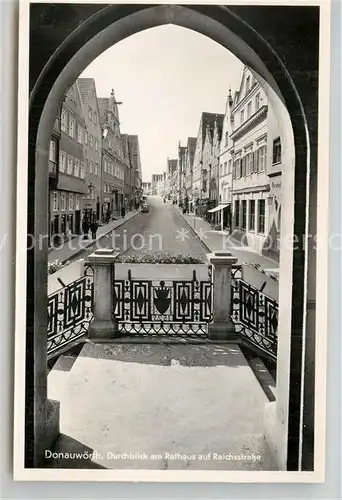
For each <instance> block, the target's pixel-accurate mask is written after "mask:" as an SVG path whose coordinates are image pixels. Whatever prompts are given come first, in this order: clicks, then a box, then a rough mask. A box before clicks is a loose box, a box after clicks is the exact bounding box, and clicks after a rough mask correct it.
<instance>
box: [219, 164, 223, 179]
mask: <svg viewBox="0 0 342 500" xmlns="http://www.w3.org/2000/svg"><path fill="white" fill-rule="evenodd" d="M222 173H223V165H222V164H221V165H220V177H222Z"/></svg>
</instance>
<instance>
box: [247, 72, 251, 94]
mask: <svg viewBox="0 0 342 500" xmlns="http://www.w3.org/2000/svg"><path fill="white" fill-rule="evenodd" d="M250 88H251V77H250V76H247V79H246V94H247V92H249V90H250Z"/></svg>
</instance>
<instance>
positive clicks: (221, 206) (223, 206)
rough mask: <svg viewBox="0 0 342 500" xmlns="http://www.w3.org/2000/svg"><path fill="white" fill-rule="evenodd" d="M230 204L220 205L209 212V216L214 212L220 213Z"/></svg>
mask: <svg viewBox="0 0 342 500" xmlns="http://www.w3.org/2000/svg"><path fill="white" fill-rule="evenodd" d="M228 205H229V204H226V205H218V206H217V207H215V208H212V209H211V210H208V213H209V214H213V213H214V212H218V211H219V210H223V209H224V208H227V207H228Z"/></svg>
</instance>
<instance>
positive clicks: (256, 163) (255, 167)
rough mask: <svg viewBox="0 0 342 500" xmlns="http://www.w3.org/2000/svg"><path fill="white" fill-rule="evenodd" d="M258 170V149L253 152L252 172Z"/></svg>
mask: <svg viewBox="0 0 342 500" xmlns="http://www.w3.org/2000/svg"><path fill="white" fill-rule="evenodd" d="M258 170H259V149H257V150H256V151H255V152H254V170H253V171H254V172H258Z"/></svg>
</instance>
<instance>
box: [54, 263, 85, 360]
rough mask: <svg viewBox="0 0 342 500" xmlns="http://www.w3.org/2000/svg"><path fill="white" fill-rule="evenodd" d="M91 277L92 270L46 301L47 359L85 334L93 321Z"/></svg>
mask: <svg viewBox="0 0 342 500" xmlns="http://www.w3.org/2000/svg"><path fill="white" fill-rule="evenodd" d="M93 297H94V277H93V274H92V270H91V269H89V271H88V269H85V274H84V276H82V277H81V278H79V279H77V280H76V281H73V282H72V283H71V284H69V285H67V286H65V287H63V288H61V289H59V290H57V291H56V292H54V293H53V294H51V295H49V297H48V307H47V312H48V331H47V354H48V358H49V357H51V356H52V355H54V354H55V353H56V352H57V351H60V350H61V349H63V348H65V346H66V345H69V344H70V343H72V342H74V341H76V340H77V339H79V338H80V337H83V336H84V335H86V334H87V332H88V327H89V323H90V321H91V320H92V318H93V312H92V309H93Z"/></svg>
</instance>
